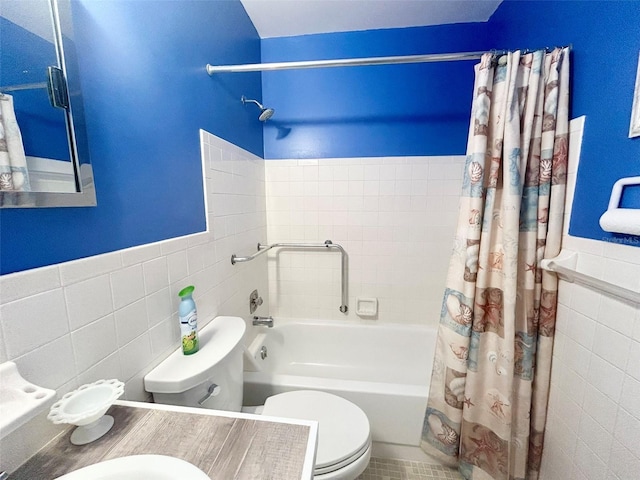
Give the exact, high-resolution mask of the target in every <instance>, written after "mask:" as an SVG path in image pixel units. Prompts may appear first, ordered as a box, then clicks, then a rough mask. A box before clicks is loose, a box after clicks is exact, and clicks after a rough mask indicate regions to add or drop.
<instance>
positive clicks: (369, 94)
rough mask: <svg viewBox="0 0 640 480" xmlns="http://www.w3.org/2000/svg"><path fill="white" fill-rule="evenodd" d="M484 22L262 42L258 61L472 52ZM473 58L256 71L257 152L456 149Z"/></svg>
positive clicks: (370, 153)
mask: <svg viewBox="0 0 640 480" xmlns="http://www.w3.org/2000/svg"><path fill="white" fill-rule="evenodd" d="M487 33H488V30H487V25H486V24H481V23H477V24H458V25H442V26H436V27H419V28H403V29H389V30H370V31H363V32H349V33H334V34H320V35H304V36H297V37H284V38H271V39H264V40H263V41H262V61H263V62H276V61H295V60H316V59H331V58H357V57H375V56H393V55H417V54H425V53H448V52H466V51H480V50H484V49H488V48H490V47H491V46H492V45H491V44H490V42H489V40H488V39H487ZM475 63H477V62H476V61H465V62H450V63H429V64H426V63H423V64H408V65H388V66H369V67H343V68H326V69H309V70H289V71H278V72H265V73H263V75H262V89H263V98H264V101H265V104H266V105H267V106H269V107H272V108H275V110H276V114H275V115H274V117H273V119H272V120H269V121H268V122H267V123H266V125H265V129H264V137H265V138H264V150H265V158H322V157H379V156H387V155H447V154H463V153H464V152H465V147H466V139H467V131H468V128H469V116H470V113H471V98H472V91H473V65H474V64H475Z"/></svg>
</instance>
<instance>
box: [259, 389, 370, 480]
mask: <svg viewBox="0 0 640 480" xmlns="http://www.w3.org/2000/svg"><path fill="white" fill-rule="evenodd" d="M262 414H263V415H270V416H274V417H284V418H297V419H301V420H315V421H317V422H318V426H319V428H318V448H317V451H316V464H315V469H314V474H315V475H323V474H327V473H330V472H334V471H336V470H339V469H341V468H344V467H346V466H347V465H350V464H352V463H354V462H355V461H357V460H358V459H359V458H361V457H362V456H363V455H365V454H366V453H367V452H369V450H370V446H371V432H370V427H369V420H368V418H367V416H366V415H365V413H364V412H363V411H362V410H361V409H360V408H359V407H358V406H356V405H354V404H353V403H351V402H349V401H348V400H345V399H344V398H341V397H338V396H337V395H332V394H330V393H326V392H319V391H312V390H297V391H293V392H286V393H280V394H278V395H274V396H272V397H269V398H267V401H266V402H265V404H264V410H263V411H262ZM369 453H370V452H369Z"/></svg>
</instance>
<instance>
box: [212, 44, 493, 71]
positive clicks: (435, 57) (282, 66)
mask: <svg viewBox="0 0 640 480" xmlns="http://www.w3.org/2000/svg"><path fill="white" fill-rule="evenodd" d="M485 53H487V52H461V53H433V54H428V55H404V56H396V57H365V58H343V59H338V60H305V61H300V62H275V63H252V64H246V65H211V64H207V73H208V74H209V75H213V74H214V73H240V72H262V71H273V70H291V69H299V68H327V67H357V66H365V65H392V64H400V63H429V62H454V61H457V60H478V59H479V58H481V57H482V55H484V54H485ZM492 53H495V54H496V55H501V54H502V53H506V50H505V51H493V50H492Z"/></svg>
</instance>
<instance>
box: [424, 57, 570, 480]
mask: <svg viewBox="0 0 640 480" xmlns="http://www.w3.org/2000/svg"><path fill="white" fill-rule="evenodd" d="M475 71H476V79H475V85H474V98H473V107H472V115H471V125H470V129H469V137H468V145H467V162H466V170H465V174H464V180H463V187H462V188H463V191H462V197H461V200H460V209H459V215H458V226H457V232H456V235H455V240H454V249H453V254H452V257H451V261H450V265H449V273H448V276H447V283H446V289H445V293H444V299H443V303H442V311H441V315H440V325H439V330H438V340H437V346H436V354H435V360H434V367H433V373H432V378H431V386H430V392H429V402H428V405H427V410H426V414H425V419H424V426H423V434H422V442H421V445H422V448H423V449H424V450H425V451H426V452H427V453H429V454H431V455H433V456H435V457H437V458H439V459H440V460H442V461H443V462H445V463H446V464H449V465H457V466H458V469H459V471H460V473H461V474H462V476H463V477H464V478H465V479H467V480H470V479H476V480H477V479H483V480H484V479H496V480H501V479H505V480H511V479H536V478H538V472H539V470H540V460H541V456H542V444H543V437H544V425H545V420H546V408H547V400H548V393H549V380H550V370H551V351H552V346H553V335H554V327H555V317H556V303H557V279H556V277H555V275H554V274H551V273H549V272H546V271H543V270H541V269H540V267H539V265H540V261H541V260H542V259H543V258H551V257H554V256H556V255H557V254H558V253H559V251H560V241H561V237H562V222H563V214H564V199H565V187H566V174H567V160H568V158H567V153H568V104H569V50H568V49H555V50H553V51H552V52H550V53H547V52H545V51H536V52H532V53H526V54H522V53H520V52H518V51H516V52H513V53H509V54H507V55H504V56H502V57H501V58H500V59H499V60H498V61H497V64H496V62H495V59H494V58H492V55H491V54H486V55H484V56H483V57H482V59H481V61H480V63H479V64H478V65H476V68H475Z"/></svg>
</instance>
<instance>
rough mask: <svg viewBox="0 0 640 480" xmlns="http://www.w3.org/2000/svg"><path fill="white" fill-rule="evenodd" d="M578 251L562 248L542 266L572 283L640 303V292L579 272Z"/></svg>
mask: <svg viewBox="0 0 640 480" xmlns="http://www.w3.org/2000/svg"><path fill="white" fill-rule="evenodd" d="M577 264H578V253H577V252H573V251H571V250H562V251H561V252H560V255H558V256H557V257H555V258H549V259H544V260H542V262H540V267H541V268H542V269H544V270H547V271H549V272H555V273H557V274H558V275H559V276H560V278H562V279H563V280H566V281H568V282H571V283H579V284H581V285H585V286H587V287H590V288H593V289H594V290H598V291H601V292H603V293H606V294H609V295H612V296H614V297H617V298H620V299H622V300H626V301H630V302H635V303H640V292H639V291H636V290H631V289H629V288H626V287H623V286H621V285H616V284H615V283H610V282H606V281H604V280H601V279H599V278H596V277H594V276H591V275H588V274H586V273H582V272H578V271H577V270H576V265H577Z"/></svg>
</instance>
